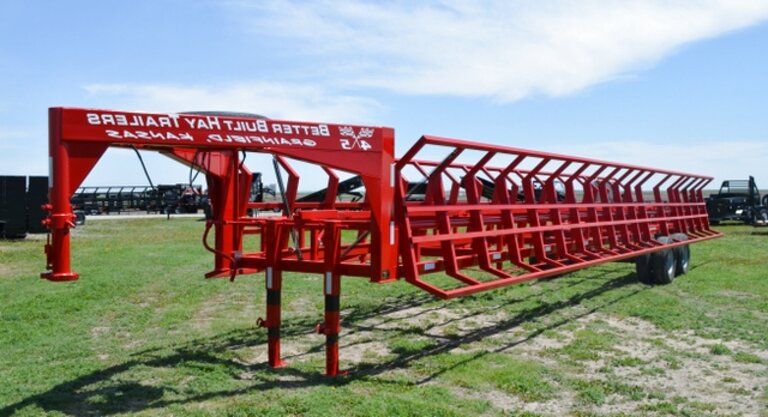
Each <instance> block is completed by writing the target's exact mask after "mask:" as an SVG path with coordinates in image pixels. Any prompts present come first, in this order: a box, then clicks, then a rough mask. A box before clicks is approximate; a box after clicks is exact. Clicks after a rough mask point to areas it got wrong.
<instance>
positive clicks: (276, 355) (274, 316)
mask: <svg viewBox="0 0 768 417" xmlns="http://www.w3.org/2000/svg"><path fill="white" fill-rule="evenodd" d="M281 275H282V273H281V271H275V270H273V269H272V268H267V320H266V322H264V323H263V324H262V325H263V326H264V327H266V328H267V358H268V361H269V366H271V367H272V368H280V367H283V366H285V362H283V361H282V359H280V324H281V319H280V295H281V294H280V293H281V286H282V285H281V284H282V276H281Z"/></svg>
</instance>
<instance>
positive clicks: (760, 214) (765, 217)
mask: <svg viewBox="0 0 768 417" xmlns="http://www.w3.org/2000/svg"><path fill="white" fill-rule="evenodd" d="M766 197H768V195H767V196H766ZM763 200H765V199H763ZM757 222H761V223H757ZM755 224H759V225H762V226H765V225H767V224H768V208H766V207H762V208H761V209H760V210H758V211H757V214H756V215H755Z"/></svg>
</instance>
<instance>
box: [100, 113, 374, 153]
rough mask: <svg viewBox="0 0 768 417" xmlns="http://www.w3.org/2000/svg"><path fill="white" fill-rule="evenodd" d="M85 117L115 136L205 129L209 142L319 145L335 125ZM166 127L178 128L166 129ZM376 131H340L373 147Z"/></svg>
mask: <svg viewBox="0 0 768 417" xmlns="http://www.w3.org/2000/svg"><path fill="white" fill-rule="evenodd" d="M85 117H86V121H87V123H88V124H89V125H91V126H98V127H104V128H105V130H104V134H106V135H107V137H109V138H113V139H134V140H135V139H140V140H150V141H151V140H157V141H169V140H178V141H194V136H193V133H194V132H195V131H205V133H206V134H207V139H206V141H207V142H217V143H244V144H251V143H252V144H259V145H283V146H293V147H315V146H317V142H316V140H317V138H324V137H328V138H329V137H331V129H330V127H329V126H328V125H327V124H308V123H291V122H278V121H270V120H267V119H246V120H236V119H228V118H226V117H224V116H213V115H210V116H209V115H188V114H183V115H179V114H167V115H158V114H140V113H114V112H109V113H100V112H87V113H86V114H85ZM163 128H166V129H173V130H174V131H173V132H167V131H163V130H162V129H163ZM178 130H182V131H178ZM211 131H213V132H218V133H211ZM374 132H375V130H374V129H373V128H370V127H362V128H359V131H356V130H355V128H352V127H349V126H346V127H341V128H339V134H340V135H341V136H343V137H347V138H349V139H347V138H342V139H340V141H341V147H342V149H348V150H351V149H362V150H364V151H366V150H369V149H371V148H372V146H371V145H370V144H369V143H368V142H367V141H366V140H365V139H367V138H371V137H373V135H374Z"/></svg>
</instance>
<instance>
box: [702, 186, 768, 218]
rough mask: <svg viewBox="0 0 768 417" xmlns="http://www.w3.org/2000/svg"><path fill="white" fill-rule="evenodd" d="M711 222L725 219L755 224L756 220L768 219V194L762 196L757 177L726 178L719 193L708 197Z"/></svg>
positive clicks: (708, 212)
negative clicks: (756, 180) (742, 178)
mask: <svg viewBox="0 0 768 417" xmlns="http://www.w3.org/2000/svg"><path fill="white" fill-rule="evenodd" d="M706 205H707V214H708V215H709V222H710V224H719V223H720V222H723V221H740V222H744V223H747V224H754V223H755V222H756V220H761V219H762V217H763V216H766V218H765V219H764V220H768V210H766V209H765V207H766V206H768V195H765V196H763V198H762V199H761V198H760V190H759V189H758V188H757V184H755V178H754V177H752V176H750V177H749V179H747V180H725V181H723V183H722V185H721V186H720V190H719V191H718V193H717V194H711V195H710V196H709V197H707V199H706Z"/></svg>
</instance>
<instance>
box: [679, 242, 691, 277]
mask: <svg viewBox="0 0 768 417" xmlns="http://www.w3.org/2000/svg"><path fill="white" fill-rule="evenodd" d="M690 263H691V248H690V247H688V245H683V246H678V247H676V248H675V270H676V272H677V275H685V274H687V273H688V269H689V268H690Z"/></svg>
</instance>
